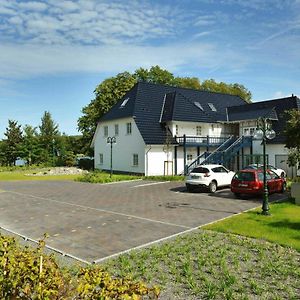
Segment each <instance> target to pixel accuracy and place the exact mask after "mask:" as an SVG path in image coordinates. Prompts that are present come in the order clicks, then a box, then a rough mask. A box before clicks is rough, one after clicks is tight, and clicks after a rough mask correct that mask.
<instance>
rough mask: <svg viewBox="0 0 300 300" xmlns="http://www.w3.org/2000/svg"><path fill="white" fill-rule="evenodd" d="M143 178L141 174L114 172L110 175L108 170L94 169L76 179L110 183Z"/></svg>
mask: <svg viewBox="0 0 300 300" xmlns="http://www.w3.org/2000/svg"><path fill="white" fill-rule="evenodd" d="M141 178H142V177H141V176H133V175H126V174H113V175H112V177H110V174H109V173H107V172H100V171H94V172H90V173H87V174H84V175H82V176H80V177H78V178H77V179H76V181H81V182H89V183H109V182H116V181H124V180H136V179H141Z"/></svg>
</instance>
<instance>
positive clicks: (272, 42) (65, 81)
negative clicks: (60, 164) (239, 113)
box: [0, 0, 300, 138]
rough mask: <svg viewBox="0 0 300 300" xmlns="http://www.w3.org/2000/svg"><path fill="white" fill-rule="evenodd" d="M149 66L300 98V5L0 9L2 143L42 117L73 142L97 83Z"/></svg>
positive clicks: (262, 94) (105, 4)
mask: <svg viewBox="0 0 300 300" xmlns="http://www.w3.org/2000/svg"><path fill="white" fill-rule="evenodd" d="M154 65H159V66H160V67H162V68H165V69H167V70H168V71H170V72H172V73H173V74H174V75H176V76H193V77H198V78H199V79H200V82H201V81H203V80H205V79H210V78H213V79H215V80H216V81H223V82H226V83H241V84H243V85H244V86H245V87H246V88H248V89H249V90H250V91H251V92H252V95H253V99H252V100H253V101H254V102H256V101H261V100H268V99H274V98H280V97H285V96H290V95H292V94H295V95H298V96H300V81H299V78H300V0H160V1H158V0H157V1H155V0H152V1H150V0H143V1H138V0H126V1H125V0H121V1H114V0H110V1H105V0H103V1H102V0H45V1H41V0H40V1H38V0H33V1H26V0H0V138H4V132H5V130H6V127H7V124H8V119H11V120H16V121H18V123H19V124H21V125H22V126H24V125H25V124H29V125H32V126H38V125H39V124H40V121H41V117H42V115H43V113H44V111H49V112H50V113H51V114H52V117H53V119H54V121H55V122H56V123H58V124H59V129H60V131H61V132H65V133H66V134H70V135H73V134H78V131H77V120H78V118H79V117H80V116H81V115H82V113H81V110H82V108H83V107H84V106H86V105H88V104H89V103H90V101H91V100H92V99H93V98H94V94H93V91H94V89H95V87H96V86H97V85H98V84H99V83H101V81H102V80H104V79H105V78H108V77H111V76H115V75H116V74H118V73H121V72H124V71H129V72H133V71H134V70H136V69H137V68H140V67H144V68H149V67H151V66H154Z"/></svg>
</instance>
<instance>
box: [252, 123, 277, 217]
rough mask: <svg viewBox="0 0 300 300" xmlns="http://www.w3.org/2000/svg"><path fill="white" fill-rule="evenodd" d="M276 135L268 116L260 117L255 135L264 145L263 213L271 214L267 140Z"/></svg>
mask: <svg viewBox="0 0 300 300" xmlns="http://www.w3.org/2000/svg"><path fill="white" fill-rule="evenodd" d="M275 136H276V133H275V131H274V130H273V129H272V128H271V125H270V124H268V122H267V118H259V119H258V120H257V130H256V132H255V135H254V137H255V138H256V139H262V146H263V175H264V196H263V204H262V212H261V213H262V214H263V215H269V214H270V208H269V191H268V184H267V159H266V142H267V139H269V140H272V139H274V138H275Z"/></svg>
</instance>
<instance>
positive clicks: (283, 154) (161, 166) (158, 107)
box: [92, 82, 300, 176]
mask: <svg viewBox="0 0 300 300" xmlns="http://www.w3.org/2000/svg"><path fill="white" fill-rule="evenodd" d="M293 108H297V109H299V108H300V101H299V99H298V98H297V97H295V96H292V97H288V98H282V99H276V100H270V101H263V102H256V103H251V104H248V103H246V102H245V101H244V100H242V99H241V98H240V97H238V96H232V95H227V94H221V93H212V92H205V91H199V90H192V89H185V88H177V87H171V86H165V85H158V84H151V83H145V82H140V83H137V84H136V85H135V86H134V87H133V88H132V89H131V90H130V91H129V92H128V93H127V94H126V95H125V96H124V97H123V99H122V100H121V101H119V102H118V103H116V104H115V105H114V106H113V107H112V108H111V110H110V111H109V112H108V113H107V114H106V115H104V116H103V117H102V119H101V120H100V121H99V123H98V126H97V129H96V132H95V135H94V138H93V142H92V146H93V147H94V158H95V168H96V169H103V170H109V169H110V164H111V144H110V143H107V138H108V137H115V139H116V143H115V144H113V145H112V168H113V170H114V171H118V172H126V173H141V174H145V175H148V176H150V175H163V174H169V175H171V174H182V173H184V171H185V170H187V168H188V167H192V166H193V165H195V164H199V163H205V162H214V163H223V164H225V165H227V166H228V167H230V168H231V169H238V168H240V167H242V166H245V165H246V164H249V163H253V162H256V161H257V162H258V160H261V158H262V147H261V141H256V140H253V138H252V136H253V134H254V133H255V130H256V126H257V119H258V118H259V117H263V118H266V119H268V122H269V124H270V125H272V127H273V129H274V130H275V131H276V138H275V139H274V140H272V141H268V144H267V154H268V160H269V163H270V164H273V165H275V166H277V167H280V168H283V169H285V170H286V171H287V172H294V170H291V169H288V166H287V163H286V160H287V149H286V148H285V147H284V135H283V130H284V126H285V122H286V118H287V117H286V113H285V111H286V110H289V109H293ZM185 166H186V167H185ZM289 175H290V174H289Z"/></svg>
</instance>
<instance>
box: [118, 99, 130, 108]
mask: <svg viewBox="0 0 300 300" xmlns="http://www.w3.org/2000/svg"><path fill="white" fill-rule="evenodd" d="M128 100H129V98H126V99H124V100H123V102H122V104H121V105H120V108H123V107H124V106H125V105H126V104H127V102H128Z"/></svg>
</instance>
